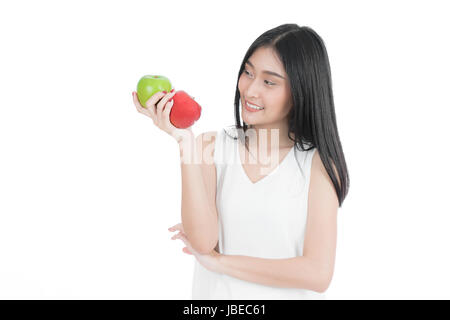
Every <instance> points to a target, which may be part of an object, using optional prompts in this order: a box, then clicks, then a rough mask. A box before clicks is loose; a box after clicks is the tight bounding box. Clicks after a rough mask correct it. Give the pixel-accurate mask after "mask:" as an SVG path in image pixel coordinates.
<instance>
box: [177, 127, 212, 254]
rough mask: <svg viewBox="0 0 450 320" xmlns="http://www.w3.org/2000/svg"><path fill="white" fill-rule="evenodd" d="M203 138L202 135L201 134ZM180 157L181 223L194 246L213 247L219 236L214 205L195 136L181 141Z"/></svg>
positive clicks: (202, 250)
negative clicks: (208, 191)
mask: <svg viewBox="0 0 450 320" xmlns="http://www.w3.org/2000/svg"><path fill="white" fill-rule="evenodd" d="M200 138H201V137H200ZM179 147H180V157H181V180H182V195H181V222H182V224H183V228H184V232H185V234H186V236H187V238H188V239H189V241H190V243H191V245H192V247H193V248H194V249H195V250H197V251H198V252H200V253H208V252H211V250H213V249H214V247H215V246H216V243H217V239H218V221H217V213H216V209H215V207H214V206H213V205H212V204H211V203H210V202H209V201H208V198H207V192H206V186H205V183H204V181H203V173H202V168H201V164H200V161H199V154H200V152H202V149H201V147H199V146H198V145H197V144H196V140H195V137H194V136H193V135H192V136H190V137H188V138H186V139H184V140H182V141H180V142H179Z"/></svg>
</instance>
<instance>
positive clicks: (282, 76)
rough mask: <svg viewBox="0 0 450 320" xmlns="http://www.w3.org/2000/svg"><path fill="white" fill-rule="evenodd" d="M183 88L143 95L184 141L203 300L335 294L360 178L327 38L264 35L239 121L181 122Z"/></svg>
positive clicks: (284, 31)
mask: <svg viewBox="0 0 450 320" xmlns="http://www.w3.org/2000/svg"><path fill="white" fill-rule="evenodd" d="M174 94H175V92H170V93H165V92H159V93H157V94H155V95H153V96H152V97H151V98H150V99H149V100H148V101H147V103H146V107H147V108H143V107H142V106H141V105H140V104H139V102H138V100H137V98H136V94H135V93H134V92H133V97H134V103H135V105H136V107H137V109H138V111H139V112H141V113H144V114H146V115H148V116H149V117H151V118H152V119H153V122H154V123H155V125H157V126H158V127H159V128H160V129H162V130H164V131H166V132H167V133H168V134H170V135H171V136H172V137H174V138H175V139H176V141H177V142H178V144H179V146H180V156H181V157H182V162H181V170H182V213H181V218H182V219H181V220H182V222H181V223H179V224H177V225H175V226H173V227H171V228H169V231H175V230H177V231H178V234H176V235H175V236H173V237H172V239H180V240H182V241H183V242H184V243H185V245H186V247H185V248H183V251H184V252H185V253H187V254H192V255H194V256H195V258H196V264H195V273H194V279H193V291H192V293H193V299H321V298H323V297H324V296H323V294H322V293H323V292H325V291H326V289H327V288H328V286H329V284H330V282H331V279H332V275H333V270H334V262H335V253H336V238H337V234H336V233H337V211H338V208H339V207H340V206H341V205H342V203H343V201H344V199H345V197H346V195H347V193H348V188H349V177H348V172H347V166H346V162H345V158H344V153H343V150H342V146H341V142H340V139H339V135H338V130H337V125H336V116H335V111H334V102H333V94H332V85H331V72H330V66H329V61H328V55H327V52H326V49H325V45H324V43H323V41H322V39H321V38H320V37H319V35H317V33H316V32H315V31H313V30H312V29H311V28H309V27H299V26H298V25H296V24H284V25H280V26H278V27H276V28H274V29H271V30H269V31H267V32H265V33H263V34H262V35H261V36H260V37H258V38H257V39H256V40H255V42H254V43H253V44H252V45H251V46H250V48H249V49H248V51H247V53H246V55H245V57H244V59H243V61H242V65H241V67H240V70H239V74H238V83H237V89H236V96H235V103H234V104H235V118H236V125H235V126H233V127H232V128H229V129H230V130H225V129H224V130H219V131H218V132H206V133H203V134H201V135H199V136H198V137H197V138H195V137H194V135H193V133H192V130H191V128H188V129H178V128H175V127H174V126H172V124H171V123H170V121H169V113H170V109H171V107H172V104H173V103H171V102H168V101H169V100H170V99H171V97H173V95H174ZM159 99H161V100H160V101H159V102H158V100H159ZM241 116H242V119H243V125H241V119H240V118H241ZM274 133H275V134H274ZM316 151H317V152H316ZM262 154H264V155H267V154H270V155H271V156H270V157H268V156H261V155H262ZM247 158H249V162H247V161H246V159H247ZM268 160H270V161H269V162H270V164H269V166H267V165H266V164H267V162H268Z"/></svg>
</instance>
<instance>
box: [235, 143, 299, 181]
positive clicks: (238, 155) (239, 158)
mask: <svg viewBox="0 0 450 320" xmlns="http://www.w3.org/2000/svg"><path fill="white" fill-rule="evenodd" d="M241 147H244V148H245V146H242V144H241V143H240V142H239V141H238V149H237V158H238V165H239V167H240V168H241V169H240V170H241V171H242V174H243V175H244V177H245V179H246V180H247V181H248V182H249V183H250V184H252V185H257V184H259V183H261V182H264V181H265V180H267V179H268V178H269V177H270V176H272V175H273V174H274V173H275V172H276V171H278V170H279V169H280V168H281V166H282V165H283V163H284V162H286V161H287V158H288V157H289V156H290V155H291V153H292V152H293V151H294V148H295V144H294V146H293V147H292V148H291V150H289V152H288V153H287V154H286V156H285V157H284V158H283V160H281V162H280V163H278V165H277V166H276V167H275V168H274V169H273V170H272V171H270V173H269V174H267V175H265V176H264V177H262V178H261V179H259V180H257V181H255V182H253V181H252V180H250V178H249V176H248V175H247V173H246V172H245V169H244V166H243V165H242V160H241V152H240V150H241V149H240V148H241ZM244 153H245V150H244Z"/></svg>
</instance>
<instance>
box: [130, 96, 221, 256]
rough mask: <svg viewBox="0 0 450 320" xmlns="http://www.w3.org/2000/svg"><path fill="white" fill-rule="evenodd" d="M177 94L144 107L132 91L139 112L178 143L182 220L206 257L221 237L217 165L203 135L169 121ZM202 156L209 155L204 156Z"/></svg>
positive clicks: (146, 104)
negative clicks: (209, 152)
mask: <svg viewBox="0 0 450 320" xmlns="http://www.w3.org/2000/svg"><path fill="white" fill-rule="evenodd" d="M172 91H174V90H172ZM174 95H175V92H173V93H172V92H170V93H166V92H157V93H155V94H154V95H152V96H151V97H150V99H148V101H146V103H145V107H144V106H142V105H141V103H140V102H139V100H138V98H137V94H136V92H133V101H134V104H135V106H136V109H137V110H138V112H140V113H142V114H144V115H146V116H148V117H150V118H151V119H152V120H153V123H154V124H155V125H156V126H157V127H158V128H160V129H161V130H163V131H165V132H167V133H168V134H169V135H170V136H172V137H173V138H174V139H175V140H176V141H177V142H178V145H179V147H180V156H181V179H182V198H181V202H182V204H181V221H182V224H183V227H184V231H185V234H186V236H187V238H188V240H189V242H190V243H191V245H192V247H193V248H194V249H195V250H196V251H197V252H199V253H202V254H206V253H210V252H211V251H212V250H213V249H214V247H215V246H216V244H217V242H218V237H219V236H218V233H219V230H218V222H217V210H216V202H215V192H216V182H215V181H216V180H215V179H216V177H215V166H214V162H213V161H212V156H211V155H212V154H210V155H207V154H206V153H205V152H204V151H205V150H204V149H206V148H203V146H204V145H205V143H203V140H204V139H203V137H204V134H201V135H200V136H199V137H198V138H197V139H195V137H194V134H193V132H192V130H191V128H187V129H179V128H176V127H174V126H173V124H172V123H171V122H170V119H169V118H170V111H171V109H172V106H173V100H172V102H169V99H171V98H172V97H173V96H174ZM158 101H159V102H158ZM212 150H213V149H212ZM202 154H206V155H207V156H206V157H203V156H202ZM197 159H198V160H197Z"/></svg>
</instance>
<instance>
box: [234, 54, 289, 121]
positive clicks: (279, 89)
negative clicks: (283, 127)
mask: <svg viewBox="0 0 450 320" xmlns="http://www.w3.org/2000/svg"><path fill="white" fill-rule="evenodd" d="M266 71H268V72H266ZM270 72H272V73H276V74H278V75H280V76H281V77H279V76H276V75H274V74H270ZM238 89H239V92H240V95H241V105H242V109H241V114H242V119H243V121H244V122H245V123H247V124H249V125H253V126H255V125H256V127H258V125H268V124H272V125H279V124H280V123H283V122H284V121H285V120H286V117H287V115H288V113H289V111H290V109H291V107H292V98H291V91H290V85H289V80H288V77H287V75H286V73H285V71H284V67H283V65H282V64H281V62H280V60H279V59H278V57H277V56H276V55H275V53H274V51H273V49H269V48H262V47H261V48H258V49H257V50H256V51H255V52H254V53H253V54H252V56H251V57H250V58H249V59H248V60H247V61H246V63H245V68H244V71H243V72H242V74H241V76H240V77H239V82H238ZM247 101H248V102H249V103H250V104H253V105H257V106H260V107H262V108H263V109H262V110H258V111H256V110H254V109H251V111H250V110H248V108H249V107H247ZM252 111H253V112H252Z"/></svg>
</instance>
